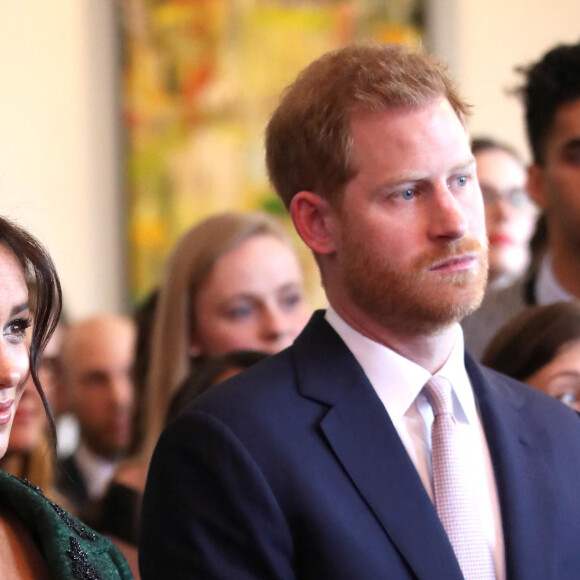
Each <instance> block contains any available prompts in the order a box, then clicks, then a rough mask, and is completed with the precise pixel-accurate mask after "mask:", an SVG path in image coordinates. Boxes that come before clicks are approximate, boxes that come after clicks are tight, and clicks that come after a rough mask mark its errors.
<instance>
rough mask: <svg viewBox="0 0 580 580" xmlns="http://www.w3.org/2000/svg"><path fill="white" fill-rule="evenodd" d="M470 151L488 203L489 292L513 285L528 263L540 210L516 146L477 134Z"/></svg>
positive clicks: (486, 224)
mask: <svg viewBox="0 0 580 580" xmlns="http://www.w3.org/2000/svg"><path fill="white" fill-rule="evenodd" d="M471 151H472V152H473V155H474V157H475V160H476V162H477V179H478V181H479V187H480V188H481V194H482V195H483V202H484V204H485V228H486V231H487V239H488V242H489V273H488V281H487V284H488V287H487V291H488V292H489V291H490V290H497V289H499V288H503V287H505V286H508V285H510V284H512V283H513V282H515V281H516V280H517V279H518V278H519V277H520V276H522V275H523V274H524V272H525V271H526V268H527V267H528V266H529V263H530V245H529V244H530V239H531V237H532V233H533V232H534V224H535V221H536V215H537V209H536V207H535V206H534V204H533V202H532V201H531V199H530V198H529V196H528V194H527V193H526V168H525V166H524V164H523V162H522V160H521V159H520V157H519V156H518V154H517V153H516V152H515V150H514V149H513V148H511V147H510V146H509V145H507V144H505V143H501V142H499V141H497V140H495V139H489V138H483V137H476V138H474V139H472V141H471Z"/></svg>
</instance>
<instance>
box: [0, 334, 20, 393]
mask: <svg viewBox="0 0 580 580" xmlns="http://www.w3.org/2000/svg"><path fill="white" fill-rule="evenodd" d="M21 358H22V355H21V354H17V353H15V352H13V350H12V349H11V348H10V347H8V346H6V345H3V346H1V347H0V389H10V388H12V387H15V386H17V385H18V384H19V383H20V381H21V379H22V374H23V372H24V369H23V364H22V360H21Z"/></svg>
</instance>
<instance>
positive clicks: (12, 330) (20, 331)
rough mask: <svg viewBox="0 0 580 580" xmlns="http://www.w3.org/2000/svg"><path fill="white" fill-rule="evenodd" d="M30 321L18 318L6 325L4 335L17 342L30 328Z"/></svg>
mask: <svg viewBox="0 0 580 580" xmlns="http://www.w3.org/2000/svg"><path fill="white" fill-rule="evenodd" d="M31 324H32V320H31V319H30V318H18V319H17V320H13V321H12V322H10V324H8V326H7V327H6V328H5V330H4V335H5V336H9V337H12V338H15V339H17V340H21V339H24V337H25V336H26V331H27V330H28V329H29V328H30V326H31Z"/></svg>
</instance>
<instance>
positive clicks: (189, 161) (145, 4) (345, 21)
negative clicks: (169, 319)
mask: <svg viewBox="0 0 580 580" xmlns="http://www.w3.org/2000/svg"><path fill="white" fill-rule="evenodd" d="M121 1H122V18H123V46H124V61H123V107H124V119H125V124H126V143H127V156H126V176H127V191H128V196H129V199H128V235H129V245H130V248H129V263H130V291H131V296H132V299H133V300H134V301H138V300H140V299H141V298H142V297H144V296H145V295H146V294H147V293H148V292H149V291H150V290H151V289H152V288H153V287H154V286H155V285H156V284H157V282H158V280H159V277H160V274H161V272H162V269H163V265H164V263H165V260H166V257H167V255H168V253H169V251H170V250H171V247H172V246H173V244H174V243H175V241H176V239H177V238H178V237H179V236H180V235H181V234H182V233H183V232H184V231H185V230H186V229H188V228H189V227H191V226H192V225H193V224H195V223H196V222H198V221H199V220H201V219H203V218H204V217H206V216H208V215H210V214H213V213H215V212H219V211H225V210H231V209H234V210H254V209H265V210H267V211H271V212H280V214H281V216H282V215H283V210H282V207H281V204H280V203H279V202H278V201H277V198H276V197H275V195H274V194H273V192H272V190H271V188H270V186H269V184H268V180H267V178H266V172H265V167H264V147H263V134H264V129H265V126H266V124H267V121H268V118H269V116H270V114H271V112H272V110H273V109H274V108H275V106H276V104H277V102H278V97H279V94H280V92H281V90H282V89H283V88H284V87H285V86H286V85H287V84H289V83H290V82H291V81H292V80H293V79H294V77H295V76H296V74H297V73H298V71H300V70H301V69H302V68H304V67H305V66H306V65H307V64H308V63H309V62H311V61H312V60H314V59H315V58H317V57H318V56H320V55H321V54H323V53H324V52H327V51H328V50H331V49H334V48H337V47H339V46H343V45H345V44H348V43H351V42H353V41H358V40H374V41H378V42H401V43H408V44H411V45H413V44H418V43H419V42H420V39H421V34H422V15H423V5H422V2H421V0H334V1H333V0H121ZM283 219H287V218H283Z"/></svg>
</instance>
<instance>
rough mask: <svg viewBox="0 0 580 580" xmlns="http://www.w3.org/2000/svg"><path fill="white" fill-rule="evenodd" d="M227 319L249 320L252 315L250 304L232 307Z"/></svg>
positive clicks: (228, 311)
mask: <svg viewBox="0 0 580 580" xmlns="http://www.w3.org/2000/svg"><path fill="white" fill-rule="evenodd" d="M226 314H227V317H228V318H231V319H232V320H237V319H240V318H247V317H248V316H250V315H251V314H252V307H251V306H250V305H249V304H240V305H239V306H232V307H231V308H229V309H228V310H227V313H226Z"/></svg>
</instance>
